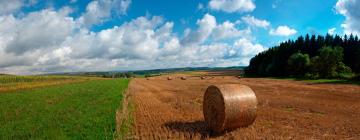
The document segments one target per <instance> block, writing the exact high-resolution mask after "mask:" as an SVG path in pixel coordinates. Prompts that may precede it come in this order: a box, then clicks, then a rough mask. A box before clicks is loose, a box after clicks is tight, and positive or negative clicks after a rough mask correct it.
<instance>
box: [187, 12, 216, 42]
mask: <svg viewBox="0 0 360 140" xmlns="http://www.w3.org/2000/svg"><path fill="white" fill-rule="evenodd" d="M196 24H197V25H198V26H199V28H198V29H197V30H196V31H190V32H187V33H185V38H184V39H183V40H182V41H181V44H183V45H194V44H195V45H196V44H200V43H203V42H204V41H205V40H206V39H207V38H208V36H209V35H210V34H211V32H212V31H213V29H214V28H215V27H216V19H215V17H214V16H212V15H210V14H205V15H204V17H203V18H202V19H201V20H198V21H197V23H196Z"/></svg>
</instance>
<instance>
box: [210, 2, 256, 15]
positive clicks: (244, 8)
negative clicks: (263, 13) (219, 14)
mask: <svg viewBox="0 0 360 140" xmlns="http://www.w3.org/2000/svg"><path fill="white" fill-rule="evenodd" d="M209 7H210V9H213V10H217V11H224V12H227V13H233V12H241V13H242V12H251V11H253V10H254V9H255V8H256V6H255V4H254V1H253V0H211V1H210V2H209Z"/></svg>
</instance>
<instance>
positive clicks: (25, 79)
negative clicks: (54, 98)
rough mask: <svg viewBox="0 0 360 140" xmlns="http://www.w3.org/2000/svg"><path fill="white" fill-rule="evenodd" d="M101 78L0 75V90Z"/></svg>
mask: <svg viewBox="0 0 360 140" xmlns="http://www.w3.org/2000/svg"><path fill="white" fill-rule="evenodd" d="M94 79H99V78H94V77H80V76H14V75H0V92H6V91H13V90H18V89H28V88H36V87H43V86H50V85H58V84H65V83H74V82H82V81H87V80H94Z"/></svg>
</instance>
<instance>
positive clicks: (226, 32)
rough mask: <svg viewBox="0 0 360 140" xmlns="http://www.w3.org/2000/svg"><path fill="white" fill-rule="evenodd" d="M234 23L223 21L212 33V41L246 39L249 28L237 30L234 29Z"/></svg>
mask: <svg viewBox="0 0 360 140" xmlns="http://www.w3.org/2000/svg"><path fill="white" fill-rule="evenodd" d="M235 25H236V24H235V23H232V22H230V21H225V22H223V23H222V24H219V25H217V26H216V28H215V29H214V31H213V33H212V38H213V39H214V40H223V39H232V38H236V37H240V36H243V37H248V36H250V34H251V30H250V29H249V28H247V29H243V30H239V29H238V28H236V27H235Z"/></svg>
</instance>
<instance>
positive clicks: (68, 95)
mask: <svg viewBox="0 0 360 140" xmlns="http://www.w3.org/2000/svg"><path fill="white" fill-rule="evenodd" d="M25 82H26V81H25ZM128 82H129V80H127V79H115V80H90V81H84V82H79V83H70V84H61V85H56V86H47V87H42V88H35V89H23V90H16V91H11V92H3V93H1V94H0V139H1V140H3V139H96V140H99V139H113V138H114V135H115V128H116V122H115V116H116V110H117V109H118V108H119V107H120V105H121V104H120V103H121V100H122V98H123V96H122V93H123V92H124V90H125V89H126V88H127V86H128Z"/></svg>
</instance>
